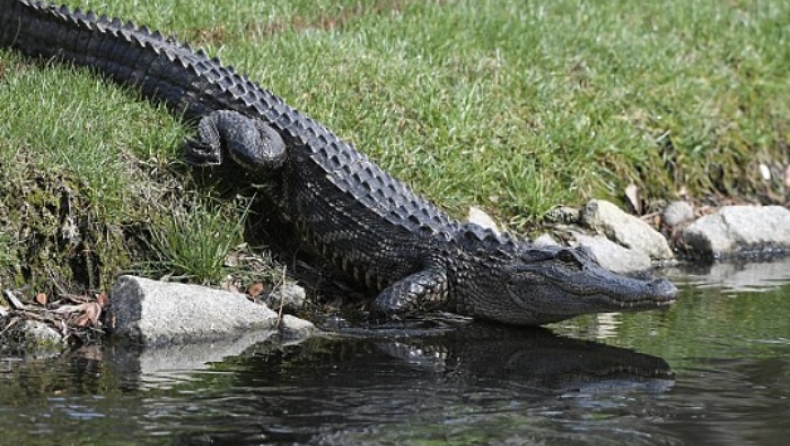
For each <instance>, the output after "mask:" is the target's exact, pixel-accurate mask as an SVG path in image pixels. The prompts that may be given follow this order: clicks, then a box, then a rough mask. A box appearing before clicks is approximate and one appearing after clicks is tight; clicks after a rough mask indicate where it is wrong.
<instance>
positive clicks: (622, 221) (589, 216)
mask: <svg viewBox="0 0 790 446" xmlns="http://www.w3.org/2000/svg"><path fill="white" fill-rule="evenodd" d="M581 221H582V223H583V224H585V225H586V226H587V227H589V228H591V229H594V230H596V231H599V232H601V233H603V234H604V235H606V236H607V237H609V238H610V239H612V240H614V241H616V242H618V243H620V244H621V245H623V246H625V247H626V248H630V249H632V250H636V251H640V252H642V253H644V254H646V255H647V256H648V257H649V258H651V259H655V260H671V259H673V258H674V254H673V253H672V250H671V249H669V244H668V243H667V240H666V239H665V238H664V236H663V235H661V234H660V233H659V232H658V231H656V230H654V229H653V228H651V227H650V225H648V224H647V223H645V222H643V221H642V220H640V219H638V218H637V217H634V216H633V215H629V214H627V213H625V212H623V211H622V210H620V208H618V207H617V206H615V205H614V204H612V203H610V202H608V201H604V200H590V202H589V203H587V204H586V205H585V206H584V208H582V211H581Z"/></svg>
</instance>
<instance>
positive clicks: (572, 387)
mask: <svg viewBox="0 0 790 446" xmlns="http://www.w3.org/2000/svg"><path fill="white" fill-rule="evenodd" d="M670 275H671V276H672V278H673V280H675V281H676V282H677V283H678V284H680V285H681V287H682V290H683V291H682V295H681V298H680V300H679V301H678V303H677V304H676V305H674V306H672V307H671V308H670V309H668V310H666V311H653V312H645V313H636V314H603V315H595V316H589V317H582V318H578V319H574V320H572V321H568V322H565V323H562V324H557V325H554V326H552V327H550V329H540V330H523V329H522V330H517V329H507V328H502V327H492V326H488V325H481V324H465V325H461V326H457V324H451V326H450V327H449V328H444V329H430V330H428V329H422V330H415V329H412V330H401V331H381V332H374V333H372V334H371V333H367V334H366V333H365V331H364V330H356V331H355V330H350V331H347V332H344V333H341V334H339V335H335V336H333V337H330V338H324V339H311V340H309V341H307V342H304V343H302V344H299V345H291V346H273V345H271V344H267V343H259V344H256V345H254V346H253V347H251V348H248V349H247V350H245V351H244V352H243V353H240V354H237V355H234V356H231V357H227V358H225V359H224V360H222V361H219V360H218V359H214V358H212V352H213V353H216V352H220V351H227V350H225V348H226V347H221V346H200V347H199V348H197V349H193V350H190V349H180V350H169V351H157V352H153V351H149V352H144V353H142V354H136V353H133V352H130V351H128V350H124V349H122V348H119V347H114V348H113V347H108V348H104V349H100V348H93V349H86V350H83V351H80V352H75V353H71V354H68V355H64V356H61V357H57V358H49V359H37V360H33V359H26V360H18V359H12V358H5V359H2V361H0V444H2V445H5V444H9V445H11V444H26V445H35V444H41V445H50V444H61V445H67V444H85V445H87V444H100V445H133V444H134V445H137V444H175V445H192V444H195V445H218V444H249V445H253V444H325V445H333V444H421V445H422V444H430V445H438V444H452V445H467V444H507V445H532V444H553V445H554V444H559V445H561V444H590V445H598V444H607V445H659V444H660V445H707V444H710V445H724V444H732V445H784V444H787V435H788V432H790V427H789V426H790V424H788V420H790V399H788V398H790V285H789V284H790V263H788V262H780V263H766V264H749V265H743V266H732V265H717V266H716V267H715V268H713V269H712V270H711V268H707V269H705V268H703V269H700V270H696V271H673V272H670ZM206 361H214V362H209V363H208V364H205V362H206Z"/></svg>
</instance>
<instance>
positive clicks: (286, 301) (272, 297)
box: [263, 282, 307, 311]
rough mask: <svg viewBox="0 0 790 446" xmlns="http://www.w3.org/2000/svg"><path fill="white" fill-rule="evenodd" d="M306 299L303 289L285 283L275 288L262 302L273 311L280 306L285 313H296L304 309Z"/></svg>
mask: <svg viewBox="0 0 790 446" xmlns="http://www.w3.org/2000/svg"><path fill="white" fill-rule="evenodd" d="M306 299H307V293H306V292H305V289H304V288H303V287H301V286H299V285H297V284H295V283H291V282H285V283H283V284H282V285H280V286H279V287H277V288H275V289H274V291H272V293H271V294H269V295H268V296H266V297H265V298H264V299H263V301H264V303H266V305H268V306H269V308H272V309H275V310H277V309H279V308H280V306H282V307H283V309H285V310H286V311H297V310H300V309H302V307H304V303H305V300H306Z"/></svg>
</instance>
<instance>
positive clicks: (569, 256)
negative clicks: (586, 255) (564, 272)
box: [557, 249, 579, 265]
mask: <svg viewBox="0 0 790 446" xmlns="http://www.w3.org/2000/svg"><path fill="white" fill-rule="evenodd" d="M557 259H559V260H560V261H562V262H565V263H570V264H573V265H576V264H578V263H579V259H577V258H576V255H575V254H574V253H573V252H571V251H570V250H569V249H563V250H562V251H560V252H558V253H557Z"/></svg>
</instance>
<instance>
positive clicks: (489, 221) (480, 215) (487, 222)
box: [467, 206, 499, 234]
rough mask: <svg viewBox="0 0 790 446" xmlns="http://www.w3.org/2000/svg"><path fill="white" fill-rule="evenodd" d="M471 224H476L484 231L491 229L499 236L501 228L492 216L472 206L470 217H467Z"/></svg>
mask: <svg viewBox="0 0 790 446" xmlns="http://www.w3.org/2000/svg"><path fill="white" fill-rule="evenodd" d="M467 220H468V221H469V223H474V224H476V225H478V226H480V227H482V228H483V229H490V230H492V231H494V232H495V233H497V234H499V226H497V224H496V222H495V221H494V219H493V218H491V216H490V215H488V214H486V213H485V212H484V211H483V210H482V209H480V208H478V207H475V206H472V207H470V208H469V215H468V216H467Z"/></svg>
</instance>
